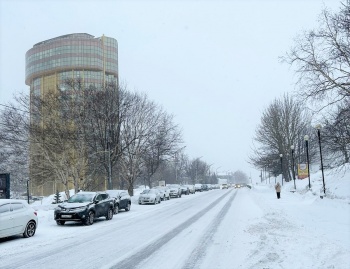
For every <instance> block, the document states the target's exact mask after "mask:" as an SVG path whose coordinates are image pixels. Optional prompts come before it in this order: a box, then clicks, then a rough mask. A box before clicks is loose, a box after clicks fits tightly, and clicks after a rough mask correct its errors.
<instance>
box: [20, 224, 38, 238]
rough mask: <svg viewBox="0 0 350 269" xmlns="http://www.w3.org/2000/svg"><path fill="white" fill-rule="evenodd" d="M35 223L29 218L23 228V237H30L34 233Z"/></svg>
mask: <svg viewBox="0 0 350 269" xmlns="http://www.w3.org/2000/svg"><path fill="white" fill-rule="evenodd" d="M35 230H36V223H35V221H33V220H31V221H29V222H28V223H27V226H26V229H25V230H24V233H23V237H25V238H28V237H32V236H33V235H34V234H35Z"/></svg>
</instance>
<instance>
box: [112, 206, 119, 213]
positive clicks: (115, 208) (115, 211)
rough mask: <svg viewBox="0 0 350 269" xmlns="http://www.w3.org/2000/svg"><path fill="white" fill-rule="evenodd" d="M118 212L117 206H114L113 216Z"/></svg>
mask: <svg viewBox="0 0 350 269" xmlns="http://www.w3.org/2000/svg"><path fill="white" fill-rule="evenodd" d="M118 212H119V205H115V207H114V210H113V213H114V215H117V214H118Z"/></svg>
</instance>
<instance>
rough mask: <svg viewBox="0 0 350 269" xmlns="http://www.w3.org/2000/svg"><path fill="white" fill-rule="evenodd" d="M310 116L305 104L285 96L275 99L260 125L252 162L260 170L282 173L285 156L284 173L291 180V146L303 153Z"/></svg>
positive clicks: (265, 112) (298, 152) (256, 135)
mask: <svg viewBox="0 0 350 269" xmlns="http://www.w3.org/2000/svg"><path fill="white" fill-rule="evenodd" d="M308 126H310V117H309V116H308V115H307V113H306V112H305V111H304V109H303V106H302V105H301V104H300V103H298V102H296V101H294V100H293V98H292V97H289V96H288V95H285V96H284V97H283V99H275V100H274V101H273V102H272V103H271V104H270V106H269V107H268V108H267V109H266V110H265V111H264V112H263V115H262V118H261V123H260V125H259V126H258V127H257V129H256V132H255V137H254V140H255V141H256V142H257V143H258V147H256V148H255V149H253V154H252V155H251V156H250V162H251V163H252V164H253V165H254V166H255V167H256V168H258V169H266V168H267V169H268V170H269V171H271V172H276V165H277V171H279V173H281V169H280V168H279V166H278V164H279V162H278V161H277V162H276V160H279V159H280V154H282V156H283V160H284V162H283V165H284V167H283V169H282V170H283V176H284V178H285V179H286V180H287V181H289V180H290V179H291V174H290V171H291V168H292V166H291V165H292V162H291V155H290V152H291V150H290V147H291V145H294V146H295V148H296V152H297V154H296V155H299V154H301V153H300V151H301V149H302V148H303V136H304V134H308V133H310V132H309V131H308V130H309V127H308Z"/></svg>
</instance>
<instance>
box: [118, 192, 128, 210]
mask: <svg viewBox="0 0 350 269" xmlns="http://www.w3.org/2000/svg"><path fill="white" fill-rule="evenodd" d="M119 197H120V198H119V199H120V202H119V203H120V208H126V205H127V202H128V201H127V200H126V198H127V197H126V192H125V191H121V192H120V193H119Z"/></svg>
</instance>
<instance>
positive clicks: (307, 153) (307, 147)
mask: <svg viewBox="0 0 350 269" xmlns="http://www.w3.org/2000/svg"><path fill="white" fill-rule="evenodd" d="M304 140H305V147H306V159H307V176H308V178H309V190H310V189H311V184H310V161H309V136H308V135H305V136H304Z"/></svg>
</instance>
